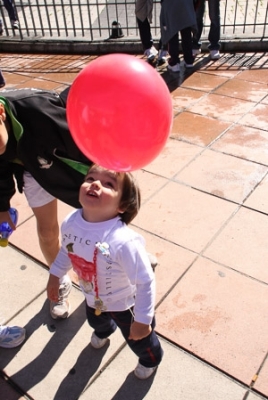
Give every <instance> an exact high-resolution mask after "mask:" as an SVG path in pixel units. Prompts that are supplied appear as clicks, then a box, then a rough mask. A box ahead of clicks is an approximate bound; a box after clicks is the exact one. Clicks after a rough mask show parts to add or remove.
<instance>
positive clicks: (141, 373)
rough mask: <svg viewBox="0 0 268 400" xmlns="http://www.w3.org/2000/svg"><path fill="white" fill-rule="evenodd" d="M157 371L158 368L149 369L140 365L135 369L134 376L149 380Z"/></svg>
mask: <svg viewBox="0 0 268 400" xmlns="http://www.w3.org/2000/svg"><path fill="white" fill-rule="evenodd" d="M156 369H157V366H156V367H152V368H147V367H144V366H143V365H141V364H140V363H138V365H137V367H136V368H135V369H134V375H135V376H136V377H137V378H139V379H148V378H150V376H151V375H153V373H154V372H155V370H156Z"/></svg>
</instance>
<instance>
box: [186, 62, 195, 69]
mask: <svg viewBox="0 0 268 400" xmlns="http://www.w3.org/2000/svg"><path fill="white" fill-rule="evenodd" d="M184 65H185V67H186V68H193V67H194V64H187V63H186V62H185V61H184Z"/></svg>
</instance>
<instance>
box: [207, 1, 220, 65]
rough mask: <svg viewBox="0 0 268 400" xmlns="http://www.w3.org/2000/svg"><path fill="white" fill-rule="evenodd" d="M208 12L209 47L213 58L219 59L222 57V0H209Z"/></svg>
mask: <svg viewBox="0 0 268 400" xmlns="http://www.w3.org/2000/svg"><path fill="white" fill-rule="evenodd" d="M208 12H209V19H210V29H209V34H208V40H209V42H210V44H209V46H208V48H209V51H210V56H211V58H212V60H218V59H219V58H220V52H219V50H220V34H221V22H220V0H208Z"/></svg>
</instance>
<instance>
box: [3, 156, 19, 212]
mask: <svg viewBox="0 0 268 400" xmlns="http://www.w3.org/2000/svg"><path fill="white" fill-rule="evenodd" d="M15 192H16V189H15V182H14V177H13V166H12V163H10V162H7V161H5V160H1V159H0V211H7V210H9V208H10V199H11V197H12V196H13V195H14V194H15Z"/></svg>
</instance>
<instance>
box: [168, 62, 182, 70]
mask: <svg viewBox="0 0 268 400" xmlns="http://www.w3.org/2000/svg"><path fill="white" fill-rule="evenodd" d="M168 69H169V70H170V71H172V72H180V64H179V63H177V64H175V65H170V64H168Z"/></svg>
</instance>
